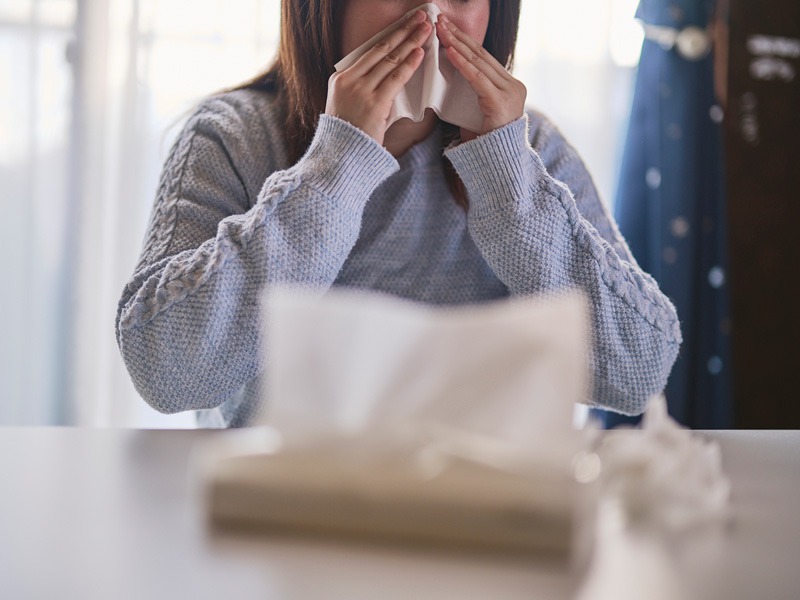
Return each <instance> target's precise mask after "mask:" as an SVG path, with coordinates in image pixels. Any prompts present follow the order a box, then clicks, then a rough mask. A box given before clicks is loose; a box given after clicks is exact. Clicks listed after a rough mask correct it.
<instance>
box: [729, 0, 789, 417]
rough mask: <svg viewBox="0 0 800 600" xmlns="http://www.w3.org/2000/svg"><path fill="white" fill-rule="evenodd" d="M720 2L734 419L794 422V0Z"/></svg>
mask: <svg viewBox="0 0 800 600" xmlns="http://www.w3.org/2000/svg"><path fill="white" fill-rule="evenodd" d="M729 2H730V3H729V35H728V47H729V54H728V83H727V118H726V120H725V121H726V126H725V150H726V161H727V183H728V221H729V228H728V229H729V249H730V267H729V271H730V279H729V281H730V285H731V288H730V289H731V303H732V304H731V309H732V311H731V312H732V321H733V330H732V333H733V377H734V380H733V384H734V415H735V417H734V422H735V426H736V427H737V428H773V429H789V428H800V1H799V0H769V1H767V2H753V1H752V0H729Z"/></svg>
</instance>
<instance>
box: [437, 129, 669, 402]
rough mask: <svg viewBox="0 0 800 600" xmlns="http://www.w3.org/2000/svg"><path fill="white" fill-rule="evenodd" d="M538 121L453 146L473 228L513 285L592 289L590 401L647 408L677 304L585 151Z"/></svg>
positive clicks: (531, 289)
mask: <svg viewBox="0 0 800 600" xmlns="http://www.w3.org/2000/svg"><path fill="white" fill-rule="evenodd" d="M528 126H529V116H528V115H524V116H523V117H522V118H520V119H518V120H517V121H514V122H512V123H510V124H508V125H506V126H505V127H502V128H500V129H497V130H495V131H493V132H491V133H489V134H486V135H483V136H480V137H478V138H477V139H475V140H472V141H470V142H466V143H463V144H460V145H458V146H455V147H451V148H449V149H448V150H447V151H446V156H447V158H448V159H449V160H450V161H451V163H452V164H453V166H454V167H455V169H456V170H457V172H458V174H459V175H460V177H461V178H462V180H463V181H464V184H465V186H466V188H467V193H468V197H469V202H470V209H469V214H468V221H469V230H470V234H471V235H472V237H473V239H474V241H475V243H476V245H477V246H478V248H479V249H480V251H481V253H482V254H483V256H484V258H485V259H486V261H487V263H488V264H489V266H490V267H491V268H492V270H493V271H494V273H495V274H496V275H497V277H499V278H500V279H501V280H502V281H503V283H505V284H506V285H507V286H508V288H509V289H510V290H511V292H512V294H519V295H523V294H551V293H558V292H560V291H563V290H566V289H579V290H581V291H583V292H584V295H585V296H586V297H587V298H588V299H589V302H590V304H591V308H592V325H593V326H592V331H593V340H592V353H591V357H590V363H591V367H592V370H593V372H594V378H593V380H594V389H593V393H592V397H591V398H589V399H587V401H588V402H589V403H591V404H595V405H598V406H603V407H605V408H609V409H611V410H615V411H618V412H621V413H624V414H639V413H641V412H642V411H643V410H644V408H645V406H646V402H647V399H648V398H649V397H650V396H652V395H653V394H655V393H658V392H660V391H662V390H663V388H664V386H665V385H666V381H667V377H668V376H669V373H670V371H671V369H672V365H673V363H674V362H675V358H676V357H677V354H678V349H679V347H680V343H681V332H680V324H679V322H678V317H677V314H676V312H675V308H674V306H673V305H672V303H671V302H670V301H669V299H668V298H667V297H666V296H664V295H663V294H662V293H661V291H660V290H659V289H658V286H657V285H656V283H655V282H654V280H653V279H652V278H651V277H650V276H649V275H647V274H646V273H643V272H642V271H641V269H640V268H639V267H638V265H637V264H636V262H635V261H634V260H633V258H632V257H631V255H630V251H629V250H628V247H627V244H625V242H624V240H623V239H622V236H621V235H620V234H619V231H618V230H617V228H616V225H615V224H614V222H613V219H612V218H611V217H610V215H609V214H608V211H607V210H606V209H605V207H604V206H603V205H602V202H601V201H600V200H599V198H598V197H597V192H596V190H595V188H594V185H593V183H592V181H591V177H590V176H589V174H588V172H587V171H586V168H585V166H584V165H583V163H582V161H581V160H580V158H579V157H578V156H577V153H575V151H574V150H573V149H572V148H571V147H569V145H568V144H567V143H566V142H565V141H564V140H563V137H561V136H560V134H558V132H557V131H556V130H555V128H553V127H552V126H550V127H549V128H548V124H547V123H546V122H544V123H543V124H542V125H541V126H540V128H537V130H536V131H534V132H533V135H532V136H531V135H530V133H529V127H528ZM531 138H532V140H531ZM531 141H533V143H534V144H535V145H536V148H534V146H532V145H531ZM545 158H546V159H547V162H546V163H545V162H544V160H543V159H545Z"/></svg>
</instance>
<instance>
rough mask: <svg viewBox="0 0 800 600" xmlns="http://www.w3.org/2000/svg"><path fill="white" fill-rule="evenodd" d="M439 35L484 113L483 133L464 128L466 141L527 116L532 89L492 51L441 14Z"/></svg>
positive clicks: (464, 139) (449, 56) (438, 25)
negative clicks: (515, 75) (526, 99)
mask: <svg viewBox="0 0 800 600" xmlns="http://www.w3.org/2000/svg"><path fill="white" fill-rule="evenodd" d="M436 34H437V35H438V36H439V41H440V42H441V43H442V44H443V45H444V46H445V48H447V58H449V59H450V62H451V63H453V66H454V67H455V68H456V69H458V71H459V72H460V73H461V75H463V76H464V79H466V80H467V82H469V84H470V85H471V86H472V89H473V90H475V93H476V94H477V95H478V105H479V106H480V108H481V111H483V125H482V127H481V131H477V132H471V131H468V130H466V129H463V128H462V129H461V139H462V141H465V142H467V141H470V140H473V139H475V138H476V137H477V136H478V135H483V134H486V133H489V132H490V131H494V130H495V129H499V128H500V127H503V126H504V125H508V124H509V123H511V122H512V121H516V120H517V119H519V118H520V117H521V116H522V115H523V113H524V111H525V98H526V97H527V95H528V90H527V89H526V88H525V85H524V84H523V83H522V82H521V81H519V80H518V79H515V78H514V77H512V76H511V73H509V72H508V71H507V70H506V69H505V67H503V65H501V64H500V63H499V62H498V61H497V59H495V57H494V56H492V55H491V54H490V53H489V51H488V50H486V49H485V48H484V47H483V46H481V45H480V44H479V43H478V42H477V41H475V40H474V39H472V38H471V37H470V36H468V35H467V34H466V33H464V32H463V31H461V30H459V29H458V28H457V27H456V26H455V25H453V22H452V21H449V20H448V19H447V18H446V17H445V16H444V14H440V15H439V19H438V22H437V23H436Z"/></svg>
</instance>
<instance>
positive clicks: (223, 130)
mask: <svg viewBox="0 0 800 600" xmlns="http://www.w3.org/2000/svg"><path fill="white" fill-rule="evenodd" d="M258 128H259V123H258V122H257V120H256V119H254V118H252V115H250V116H248V115H243V114H242V110H241V107H239V106H237V104H236V103H235V102H232V101H225V100H224V99H220V98H216V99H213V100H210V101H207V102H205V103H204V104H203V105H201V106H200V107H199V108H198V110H197V111H196V112H195V114H194V115H193V116H192V117H191V118H190V119H189V121H188V122H187V124H186V126H185V127H184V129H183V131H182V133H181V134H180V136H179V138H178V140H177V142H176V143H175V145H174V146H173V148H172V151H171V153H170V156H169V158H168V159H167V162H166V164H165V166H164V170H163V172H162V177H161V184H160V187H159V190H158V193H157V198H156V204H155V207H154V210H153V217H152V220H151V223H150V226H149V229H148V233H147V237H146V241H145V245H144V249H143V251H142V256H141V259H140V261H139V264H138V266H137V267H136V270H135V273H134V275H133V278H132V279H131V281H130V282H129V283H128V284H127V286H126V287H125V289H124V290H123V293H122V297H121V299H120V302H119V306H118V311H117V323H116V331H117V342H118V345H119V348H120V351H121V353H122V356H123V359H124V361H125V364H126V366H127V368H128V371H129V373H130V375H131V378H132V380H133V382H134V385H135V386H136V389H137V390H138V392H139V393H140V394H141V395H142V397H143V398H144V399H145V400H146V401H147V402H148V403H149V404H150V405H151V406H153V407H154V408H155V409H157V410H159V411H161V412H166V413H172V412H179V411H184V410H195V409H207V408H213V407H215V406H218V405H219V404H221V403H222V402H224V401H225V400H226V399H227V398H229V397H230V396H231V395H233V394H234V393H235V392H236V391H237V390H238V389H240V388H241V387H242V386H243V385H244V384H245V383H247V382H248V381H250V380H251V379H253V378H254V377H255V376H257V375H258V374H259V373H260V372H261V370H262V367H263V359H262V356H261V343H260V334H259V330H260V327H259V324H260V314H259V310H260V308H259V307H260V296H261V292H262V290H263V288H264V286H265V285H268V284H271V283H300V284H303V285H305V286H309V287H313V288H316V289H318V290H320V291H321V292H324V291H325V290H326V289H328V287H330V286H331V285H332V284H333V282H334V280H335V278H336V276H337V274H338V272H339V270H340V269H341V266H342V264H343V263H344V261H345V259H346V258H347V256H348V254H349V252H350V250H351V249H352V247H353V245H354V244H355V241H356V239H357V237H358V232H359V229H360V226H361V217H362V213H363V210H364V206H365V204H366V202H367V200H368V198H369V196H370V195H371V193H372V191H373V190H374V189H375V188H376V187H377V186H378V185H379V184H380V183H381V182H382V181H383V180H384V179H385V178H386V177H388V176H389V175H391V174H392V173H393V172H395V171H396V170H397V169H398V164H397V161H396V160H395V159H394V158H393V157H392V156H391V154H389V153H388V152H387V151H386V150H385V149H384V148H382V147H381V146H380V145H379V144H378V143H377V142H375V141H374V140H372V139H371V138H369V137H368V136H367V135H366V134H364V133H363V132H361V131H360V130H358V129H357V128H355V127H353V126H351V125H349V124H348V123H345V122H344V121H341V120H339V119H336V118H334V117H328V116H327V115H322V116H321V118H320V122H319V125H318V128H317V131H316V134H315V137H314V139H313V141H312V143H311V146H310V147H309V149H308V151H307V153H306V154H305V156H303V158H302V159H301V160H300V161H298V163H297V164H296V165H294V166H292V167H291V168H287V169H282V170H274V172H272V173H271V174H270V175H269V176H268V177H267V178H266V180H265V181H263V180H262V181H260V182H259V183H258V185H259V186H260V187H254V186H255V184H254V183H253V182H250V181H248V180H247V178H245V177H243V176H242V174H243V173H250V172H252V171H253V170H254V167H253V165H255V164H256V163H258V161H262V163H268V164H273V163H275V162H276V155H278V154H280V155H282V154H283V153H284V150H283V142H282V141H279V140H277V139H268V138H269V136H268V135H267V136H264V135H263V127H262V129H261V132H262V134H261V135H260V137H259V136H256V135H255V134H254V133H253V132H254V131H255V130H257V129H258ZM261 170H262V171H264V170H263V169H261Z"/></svg>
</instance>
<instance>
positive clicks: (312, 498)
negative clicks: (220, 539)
mask: <svg viewBox="0 0 800 600" xmlns="http://www.w3.org/2000/svg"><path fill="white" fill-rule="evenodd" d="M376 440H377V438H375V439H373V440H372V442H370V443H368V444H365V443H364V442H363V441H359V440H354V439H339V440H328V441H327V442H325V443H320V444H317V445H312V446H308V447H305V448H296V449H284V450H281V451H278V452H275V453H264V454H252V455H244V456H228V457H224V458H220V459H219V460H217V461H216V462H215V463H213V464H211V465H210V468H209V469H208V470H207V473H206V481H207V493H208V496H207V502H208V506H209V510H210V515H211V518H212V520H213V522H214V523H216V524H218V525H233V526H238V527H246V528H249V529H260V530H263V531H270V530H272V531H292V532H296V533H313V534H327V535H336V536H339V537H347V538H372V539H382V540H390V541H394V542H415V543H421V544H427V545H435V546H449V547H455V548H459V549H466V548H472V549H484V550H503V551H513V552H537V553H547V554H549V555H552V556H560V557H567V556H568V555H569V551H570V549H571V547H572V546H573V544H574V542H575V539H576V536H577V534H578V531H577V528H578V526H579V523H580V521H581V520H582V519H583V518H584V517H585V515H586V513H585V512H584V511H582V509H581V507H580V505H579V503H580V502H581V501H583V500H585V493H586V490H585V489H582V487H581V486H580V485H579V483H578V482H577V481H576V480H575V478H574V477H573V475H572V460H571V457H572V456H573V453H571V452H568V451H567V447H568V446H567V445H565V444H564V442H563V440H562V442H561V445H560V452H558V453H555V452H549V453H548V456H547V458H546V459H544V458H542V457H539V459H538V460H534V459H533V458H532V457H530V456H527V455H526V454H524V453H521V452H520V451H519V450H518V449H514V448H509V447H507V446H505V445H503V444H498V443H497V442H489V441H485V442H484V443H483V444H481V443H476V444H469V445H467V447H466V449H460V448H458V444H442V443H441V442H435V441H432V442H431V443H429V444H422V445H420V444H419V443H415V444H414V448H416V449H415V450H411V446H410V445H409V446H408V447H406V448H403V449H402V450H400V449H399V447H398V444H396V443H392V441H391V440H389V439H387V438H386V437H384V442H383V447H382V448H380V447H379V446H378V445H377V444H378V442H377V441H376ZM462 441H463V440H462ZM573 441H574V440H573ZM387 444H388V445H390V446H392V448H391V449H390V450H388V451H387V449H386V445H387ZM461 445H462V446H463V445H464V444H463V443H462V444H461ZM370 446H371V447H370ZM409 450H410V451H409ZM557 456H558V457H557Z"/></svg>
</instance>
